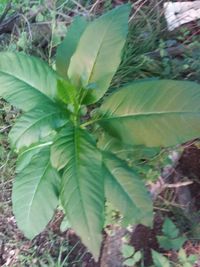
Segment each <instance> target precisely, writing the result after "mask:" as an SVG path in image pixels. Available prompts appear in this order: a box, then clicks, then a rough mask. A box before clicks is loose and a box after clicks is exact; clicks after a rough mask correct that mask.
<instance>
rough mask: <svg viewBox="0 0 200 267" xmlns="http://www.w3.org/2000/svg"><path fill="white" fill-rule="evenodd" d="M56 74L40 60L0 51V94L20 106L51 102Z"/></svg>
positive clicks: (54, 94)
mask: <svg viewBox="0 0 200 267" xmlns="http://www.w3.org/2000/svg"><path fill="white" fill-rule="evenodd" d="M56 85H57V74H56V73H55V72H54V71H53V70H52V69H51V68H50V67H49V66H48V65H47V64H46V63H44V62H43V61H41V60H39V59H37V58H35V57H31V56H27V55H24V54H21V53H10V52H2V53H0V96H2V97H3V98H5V99H6V100H7V101H8V102H10V103H11V104H13V105H15V106H17V107H18V108H20V109H22V110H25V111H27V110H30V109H32V108H33V107H35V105H37V104H39V103H42V104H43V105H44V106H45V105H46V104H49V103H52V101H53V100H52V99H54V98H56Z"/></svg>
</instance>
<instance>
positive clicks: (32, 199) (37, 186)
mask: <svg viewBox="0 0 200 267" xmlns="http://www.w3.org/2000/svg"><path fill="white" fill-rule="evenodd" d="M49 166H50V163H49V162H48V163H47V166H46V167H45V169H44V172H43V174H42V175H41V176H40V180H39V183H37V184H36V186H35V190H34V194H33V197H32V198H31V202H30V204H29V205H28V207H29V208H28V214H27V218H28V220H27V221H29V218H30V214H31V207H32V204H33V201H34V199H35V196H36V194H37V192H38V189H39V185H40V184H41V182H42V181H43V178H44V175H45V173H46V171H47V170H48V168H49Z"/></svg>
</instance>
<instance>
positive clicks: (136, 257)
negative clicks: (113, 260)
mask: <svg viewBox="0 0 200 267" xmlns="http://www.w3.org/2000/svg"><path fill="white" fill-rule="evenodd" d="M122 255H123V258H124V262H123V264H124V265H126V266H134V265H135V264H136V263H137V262H139V261H140V260H141V258H142V253H141V252H140V251H137V252H135V249H134V247H132V246H130V245H127V244H123V245H122Z"/></svg>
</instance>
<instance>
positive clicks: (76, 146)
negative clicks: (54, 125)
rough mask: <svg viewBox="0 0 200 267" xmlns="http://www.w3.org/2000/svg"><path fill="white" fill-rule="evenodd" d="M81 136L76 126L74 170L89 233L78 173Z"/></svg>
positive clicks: (88, 228)
mask: <svg viewBox="0 0 200 267" xmlns="http://www.w3.org/2000/svg"><path fill="white" fill-rule="evenodd" d="M78 138H79V130H78V129H77V128H76V127H75V128H74V155H75V156H74V157H75V168H74V171H75V173H76V175H75V177H76V181H77V183H76V184H77V189H78V192H79V196H80V200H81V206H82V207H83V208H82V212H83V215H84V219H85V222H86V226H87V231H88V233H90V227H89V224H88V219H87V215H86V212H85V211H86V209H85V207H84V201H83V196H82V193H81V190H80V186H79V179H80V178H79V175H78V169H79V168H78V166H79V158H78V152H79V142H78V140H79V139H78Z"/></svg>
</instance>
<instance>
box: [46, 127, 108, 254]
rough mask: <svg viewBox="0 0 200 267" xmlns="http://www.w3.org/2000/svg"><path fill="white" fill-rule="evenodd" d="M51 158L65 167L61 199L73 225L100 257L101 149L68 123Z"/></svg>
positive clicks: (102, 185)
mask: <svg viewBox="0 0 200 267" xmlns="http://www.w3.org/2000/svg"><path fill="white" fill-rule="evenodd" d="M51 162H52V164H53V166H54V167H56V168H57V169H61V168H64V167H65V168H64V173H63V177H62V190H61V201H62V205H63V207H64V209H65V211H66V215H67V218H68V220H69V222H70V225H71V226H72V228H74V229H75V231H76V232H77V234H78V235H80V237H81V239H82V241H83V243H84V244H85V245H86V246H87V247H88V249H89V250H90V251H91V252H92V253H93V255H94V257H95V258H96V259H98V256H99V252H100V246H101V241H102V236H101V231H102V228H103V224H104V182H103V174H102V161H101V153H100V152H99V151H98V150H97V148H96V146H95V143H94V141H93V139H92V138H91V137H90V135H89V134H88V133H87V132H86V131H84V130H82V129H79V128H75V127H74V126H72V125H70V124H67V125H66V126H65V128H64V129H63V130H61V132H60V133H59V135H58V137H57V139H56V140H55V143H54V144H53V146H52V150H51Z"/></svg>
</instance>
